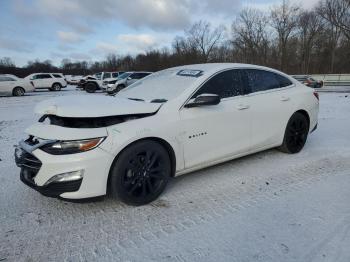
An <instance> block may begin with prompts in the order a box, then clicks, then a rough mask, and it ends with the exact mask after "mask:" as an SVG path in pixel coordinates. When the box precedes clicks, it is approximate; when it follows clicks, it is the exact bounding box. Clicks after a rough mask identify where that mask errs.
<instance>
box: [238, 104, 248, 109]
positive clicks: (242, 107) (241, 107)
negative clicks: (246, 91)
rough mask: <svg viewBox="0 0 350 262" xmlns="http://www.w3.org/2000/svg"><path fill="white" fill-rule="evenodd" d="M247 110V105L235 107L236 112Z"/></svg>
mask: <svg viewBox="0 0 350 262" xmlns="http://www.w3.org/2000/svg"><path fill="white" fill-rule="evenodd" d="M248 108H249V106H248V105H238V106H237V109H238V110H244V109H248Z"/></svg>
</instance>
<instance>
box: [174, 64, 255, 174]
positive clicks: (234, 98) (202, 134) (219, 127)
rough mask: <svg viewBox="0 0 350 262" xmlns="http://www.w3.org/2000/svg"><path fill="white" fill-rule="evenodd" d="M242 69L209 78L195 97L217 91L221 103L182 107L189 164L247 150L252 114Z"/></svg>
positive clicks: (192, 164)
mask: <svg viewBox="0 0 350 262" xmlns="http://www.w3.org/2000/svg"><path fill="white" fill-rule="evenodd" d="M242 86H243V83H242V77H241V71H240V70H235V69H233V70H226V71H223V72H220V73H218V74H216V75H215V76H213V77H212V78H211V79H209V80H208V81H207V82H206V83H205V84H203V86H202V87H201V88H200V89H199V90H198V91H197V92H196V93H195V94H194V95H193V96H192V97H191V100H192V99H194V98H196V97H197V96H198V95H201V94H217V95H219V96H220V98H221V102H220V103H219V104H218V105H211V106H201V107H193V108H185V107H183V108H181V109H180V117H181V128H183V130H181V132H182V134H184V135H183V136H182V142H183V145H184V159H185V167H186V168H191V167H196V166H200V165H206V164H207V163H208V162H215V161H220V160H224V159H225V158H229V157H231V156H234V155H238V154H241V153H244V152H247V151H248V150H249V147H250V132H251V127H250V125H251V120H250V119H251V117H250V108H249V105H248V104H247V98H246V97H245V96H244V95H243V91H242Z"/></svg>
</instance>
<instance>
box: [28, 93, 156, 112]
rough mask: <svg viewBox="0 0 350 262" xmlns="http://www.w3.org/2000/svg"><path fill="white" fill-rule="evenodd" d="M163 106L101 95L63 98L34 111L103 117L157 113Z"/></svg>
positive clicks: (39, 106)
mask: <svg viewBox="0 0 350 262" xmlns="http://www.w3.org/2000/svg"><path fill="white" fill-rule="evenodd" d="M161 106H162V104H159V103H147V102H142V101H134V100H130V99H127V98H120V97H113V96H99V95H73V96H61V97H57V98H52V99H48V100H45V101H43V102H40V103H39V104H37V105H36V107H35V109H34V111H35V113H37V114H40V115H57V116H61V117H103V116H118V115H132V114H147V113H154V112H156V111H157V110H158V109H159V108H160V107H161Z"/></svg>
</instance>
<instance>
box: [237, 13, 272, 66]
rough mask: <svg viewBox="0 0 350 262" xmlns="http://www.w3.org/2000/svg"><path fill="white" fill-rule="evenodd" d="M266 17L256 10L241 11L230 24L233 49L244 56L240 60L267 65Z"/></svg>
mask: <svg viewBox="0 0 350 262" xmlns="http://www.w3.org/2000/svg"><path fill="white" fill-rule="evenodd" d="M267 22H268V20H267V17H266V15H265V14H264V13H263V12H262V11H260V10H257V9H252V8H247V9H243V10H242V11H241V12H240V14H239V16H238V18H237V19H236V21H235V22H234V23H233V24H232V32H233V39H232V43H233V45H234V48H235V49H238V50H241V52H242V53H243V54H244V56H243V58H242V60H243V62H246V63H257V64H263V65H265V64H267V56H268V49H269V40H268V32H267V26H266V25H267Z"/></svg>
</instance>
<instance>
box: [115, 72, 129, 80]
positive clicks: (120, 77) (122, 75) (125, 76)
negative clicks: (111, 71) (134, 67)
mask: <svg viewBox="0 0 350 262" xmlns="http://www.w3.org/2000/svg"><path fill="white" fill-rule="evenodd" d="M129 75H131V73H123V74H121V75H120V76H118V78H119V79H125V78H127V77H128V76H129Z"/></svg>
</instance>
